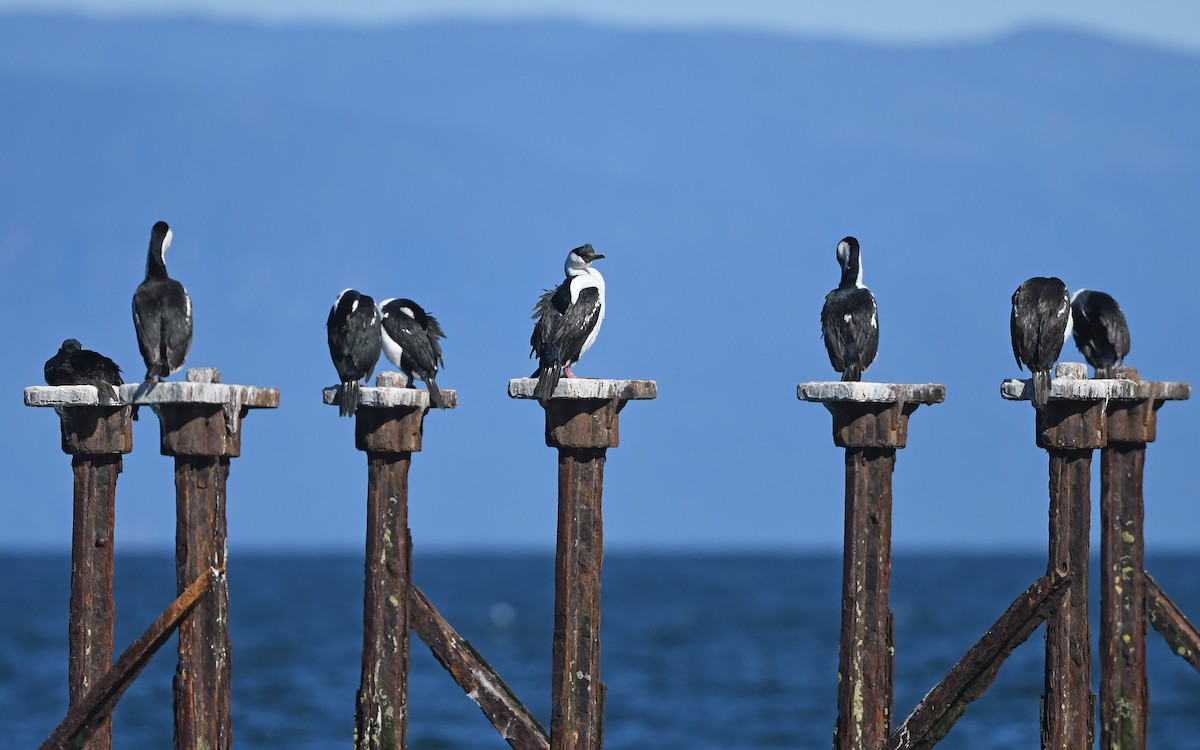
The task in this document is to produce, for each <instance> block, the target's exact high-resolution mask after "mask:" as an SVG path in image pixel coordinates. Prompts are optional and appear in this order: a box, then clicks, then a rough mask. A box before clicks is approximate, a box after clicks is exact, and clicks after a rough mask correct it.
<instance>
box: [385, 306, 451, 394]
mask: <svg viewBox="0 0 1200 750" xmlns="http://www.w3.org/2000/svg"><path fill="white" fill-rule="evenodd" d="M379 311H380V313H381V315H382V318H383V325H382V327H383V353H384V355H386V356H387V358H388V359H389V360H391V362H392V364H394V365H395V366H396V367H399V368H400V371H401V372H403V373H404V376H405V377H406V378H408V387H409V388H412V387H413V378H414V377H415V378H420V379H421V380H423V381H425V387H426V388H428V389H429V402H430V403H431V404H433V405H434V406H435V407H437V408H438V409H445V408H446V402H445V401H443V400H442V392H441V391H440V390H438V387H437V383H436V382H434V378H436V377H437V371H438V367H439V366H441V365H442V364H443V363H442V345H441V344H439V343H438V339H444V338H446V334H445V333H443V332H442V327H441V326H440V325H439V324H438V322H437V318H435V317H433V316H432V315H430V314H428V313H426V312H425V310H424V309H422V308H421V306H420V305H418V304H417V303H416V302H413V301H412V300H410V299H404V298H400V299H396V298H395V297H393V298H391V299H386V300H384V301H383V304H382V305H380V306H379Z"/></svg>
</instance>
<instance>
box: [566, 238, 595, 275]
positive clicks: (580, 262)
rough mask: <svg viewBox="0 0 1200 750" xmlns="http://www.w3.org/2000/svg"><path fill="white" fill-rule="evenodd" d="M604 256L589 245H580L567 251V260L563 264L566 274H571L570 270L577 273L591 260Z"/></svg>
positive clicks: (590, 262)
mask: <svg viewBox="0 0 1200 750" xmlns="http://www.w3.org/2000/svg"><path fill="white" fill-rule="evenodd" d="M603 257H604V256H603V255H602V254H600V253H597V252H596V251H595V250H593V249H592V246H591V245H581V246H580V247H577V248H575V249H574V250H572V251H571V252H569V253H567V262H566V263H564V264H563V265H564V266H565V270H566V272H567V275H568V276H571V275H573V274H572V271H574V272H575V273H579V272H580V271H582V270H584V269H585V268H587V267H588V266H590V265H591V264H592V262H593V261H597V260H600V259H601V258H603Z"/></svg>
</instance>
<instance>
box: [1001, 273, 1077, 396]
mask: <svg viewBox="0 0 1200 750" xmlns="http://www.w3.org/2000/svg"><path fill="white" fill-rule="evenodd" d="M1070 323H1071V298H1070V296H1069V295H1068V294H1067V285H1066V284H1064V283H1063V282H1062V280H1061V279H1059V278H1056V277H1044V276H1035V277H1034V278H1032V279H1029V280H1027V281H1025V282H1023V283H1022V284H1021V285H1020V286H1019V287H1017V291H1015V292H1013V296H1012V315H1011V316H1010V318H1009V327H1010V329H1011V331H1012V347H1013V356H1014V357H1016V360H1017V367H1021V366H1022V365H1024V366H1026V367H1028V368H1029V371H1030V373H1032V374H1033V406H1034V408H1035V409H1039V410H1040V409H1042V408H1043V407H1044V406H1045V405H1046V404H1047V403H1049V401H1050V379H1051V374H1050V371H1051V370H1053V369H1054V363H1055V362H1056V361H1057V360H1058V355H1059V353H1061V352H1062V346H1063V342H1065V341H1066V339H1067V333H1068V332H1069V331H1070Z"/></svg>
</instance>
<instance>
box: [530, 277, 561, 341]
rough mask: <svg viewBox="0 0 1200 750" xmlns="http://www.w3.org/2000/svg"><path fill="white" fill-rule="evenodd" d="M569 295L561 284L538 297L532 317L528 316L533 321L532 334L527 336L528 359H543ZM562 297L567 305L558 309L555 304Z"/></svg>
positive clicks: (558, 306) (557, 305)
mask: <svg viewBox="0 0 1200 750" xmlns="http://www.w3.org/2000/svg"><path fill="white" fill-rule="evenodd" d="M564 290H566V291H565V294H564ZM570 295H571V292H570V289H569V288H568V286H567V282H563V283H562V284H559V285H558V287H557V288H556V289H547V290H546V291H545V292H543V293H542V295H541V296H540V297H538V301H537V304H535V305H534V306H533V315H532V316H530V317H531V318H533V320H534V321H535V322H534V324H533V333H532V334H531V335H530V336H529V356H530V357H537V358H538V359H539V360H541V359H543V358H544V357H545V352H546V349H547V347H548V346H549V345H550V342H551V340H552V339H553V338H554V329H555V327H557V325H558V321H559V319H560V318H562V313H563V311H564V310H566V309H567V307H568V306H569V305H570V301H571V296H570ZM563 297H565V298H566V300H567V304H566V305H561V307H560V305H559V304H557V302H558V301H560V300H561V298H563Z"/></svg>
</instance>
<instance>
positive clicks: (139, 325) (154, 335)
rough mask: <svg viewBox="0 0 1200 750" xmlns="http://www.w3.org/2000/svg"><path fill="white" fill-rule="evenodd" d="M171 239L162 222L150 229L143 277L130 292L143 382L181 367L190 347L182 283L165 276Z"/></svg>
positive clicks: (187, 299)
mask: <svg viewBox="0 0 1200 750" xmlns="http://www.w3.org/2000/svg"><path fill="white" fill-rule="evenodd" d="M172 236H173V234H172V232H171V228H170V227H169V226H167V223H166V222H165V221H160V222H158V223H156V224H155V225H154V228H153V229H151V230H150V249H149V251H148V252H147V254H146V278H145V280H144V281H142V283H141V284H139V285H138V288H137V291H135V292H134V293H133V327H134V330H135V331H136V332H137V341H138V349H139V350H141V352H142V359H143V360H145V362H146V382H149V381H151V380H155V379H157V380H162V379H163V378H165V377H167V376H168V375H170V374H171V373H173V372H175V371H176V370H178V369H179V368H180V367H183V360H184V359H185V358H186V357H187V354H188V351H189V350H190V349H191V348H192V300H191V298H190V297H188V294H187V291H186V290H185V289H184V288H183V284H180V283H179V282H178V281H176V280H175V279H172V278H171V277H170V276H168V275H167V265H166V254H167V249H168V248H169V247H170V246H171V238H172Z"/></svg>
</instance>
